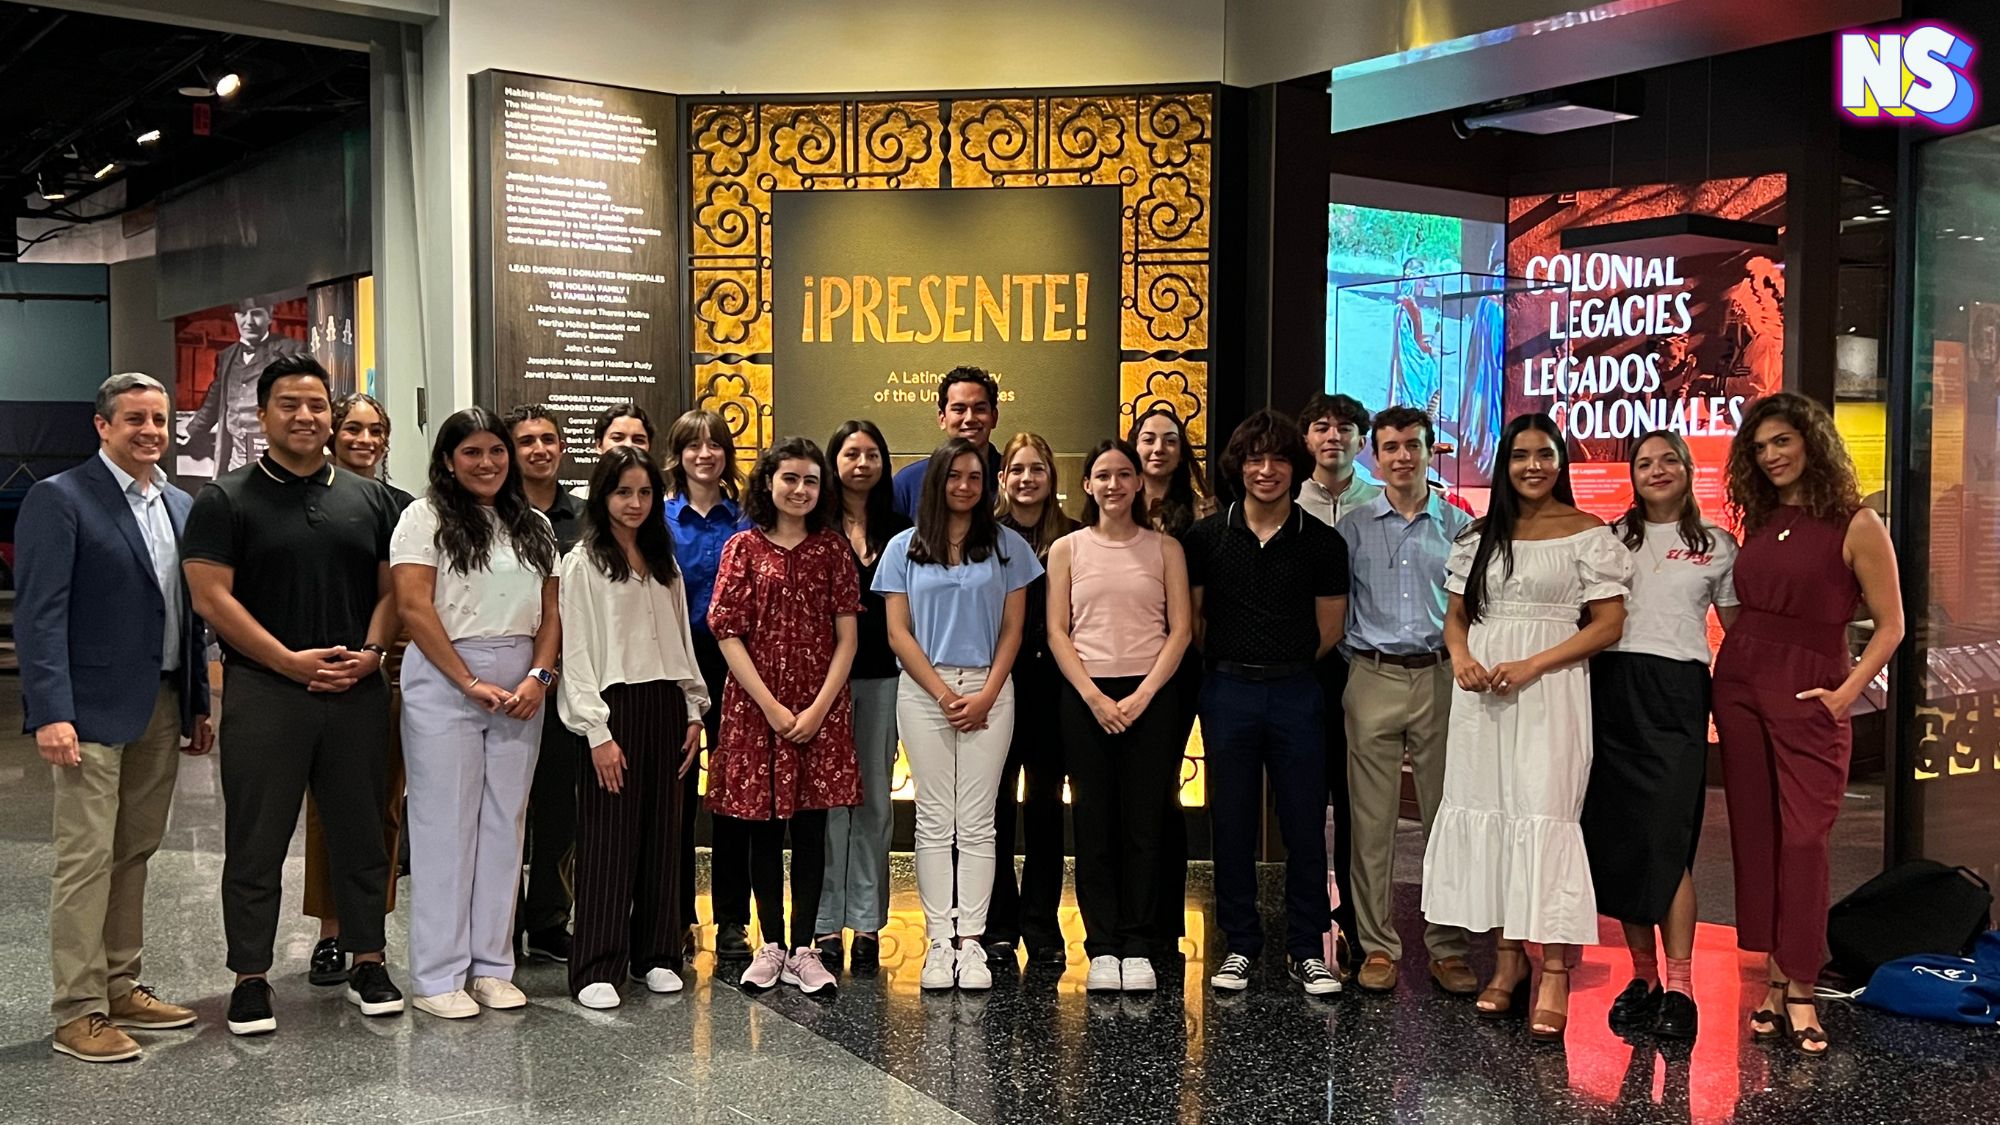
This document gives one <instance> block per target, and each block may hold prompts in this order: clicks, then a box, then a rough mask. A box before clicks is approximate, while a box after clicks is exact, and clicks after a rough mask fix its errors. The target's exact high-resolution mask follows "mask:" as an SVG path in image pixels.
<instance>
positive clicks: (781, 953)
mask: <svg viewBox="0 0 2000 1125" xmlns="http://www.w3.org/2000/svg"><path fill="white" fill-rule="evenodd" d="M784 972H785V947H784V946H782V945H779V944H777V943H776V942H773V943H771V944H769V945H766V946H764V947H763V948H761V949H759V950H757V957H756V960H753V961H751V962H750V967H749V968H747V969H745V970H743V980H742V982H741V983H742V985H743V987H745V988H759V989H762V988H775V987H777V984H778V978H779V977H781V976H782V975H784Z"/></svg>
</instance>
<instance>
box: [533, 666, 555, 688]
mask: <svg viewBox="0 0 2000 1125" xmlns="http://www.w3.org/2000/svg"><path fill="white" fill-rule="evenodd" d="M528 675H530V676H533V677H534V678H535V679H537V680H539V681H540V682H541V685H542V686H543V687H548V686H549V685H551V684H553V683H555V682H556V674H555V673H554V672H551V671H549V670H548V669H547V668H530V669H528Z"/></svg>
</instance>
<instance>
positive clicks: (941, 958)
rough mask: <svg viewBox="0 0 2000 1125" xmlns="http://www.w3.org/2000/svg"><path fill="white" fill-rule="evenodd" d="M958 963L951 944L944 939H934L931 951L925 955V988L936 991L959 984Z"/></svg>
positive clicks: (923, 982)
mask: <svg viewBox="0 0 2000 1125" xmlns="http://www.w3.org/2000/svg"><path fill="white" fill-rule="evenodd" d="M957 961H958V954H957V951H956V950H954V949H952V947H951V943H950V942H948V941H946V940H944V939H943V938H932V939H931V950H930V952H929V953H926V954H924V976H923V981H922V984H923V986H924V987H925V988H927V989H931V990H933V991H936V990H939V989H946V988H950V987H952V986H953V985H955V984H957V983H958V971H957Z"/></svg>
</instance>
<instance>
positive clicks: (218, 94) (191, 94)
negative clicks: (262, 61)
mask: <svg viewBox="0 0 2000 1125" xmlns="http://www.w3.org/2000/svg"><path fill="white" fill-rule="evenodd" d="M195 77H196V78H197V81H195V82H190V83H188V84H187V85H185V86H182V87H179V92H180V94H181V96H182V97H186V98H229V97H234V96H235V95H236V92H237V91H238V90H241V89H242V88H243V76H242V75H240V74H238V73H236V72H235V71H233V70H232V71H230V72H229V73H227V74H224V75H222V76H221V77H219V78H217V79H216V80H215V81H213V82H210V81H209V80H208V75H207V74H205V73H203V72H201V71H196V72H195Z"/></svg>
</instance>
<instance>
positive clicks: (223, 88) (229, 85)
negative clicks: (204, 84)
mask: <svg viewBox="0 0 2000 1125" xmlns="http://www.w3.org/2000/svg"><path fill="white" fill-rule="evenodd" d="M242 88H243V79H242V78H241V77H239V76H238V75H236V74H233V73H232V74H225V75H223V76H222V77H220V78H218V79H216V80H215V96H216V97H218V98H226V97H229V96H231V95H233V94H235V93H236V91H238V90H240V89H242Z"/></svg>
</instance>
